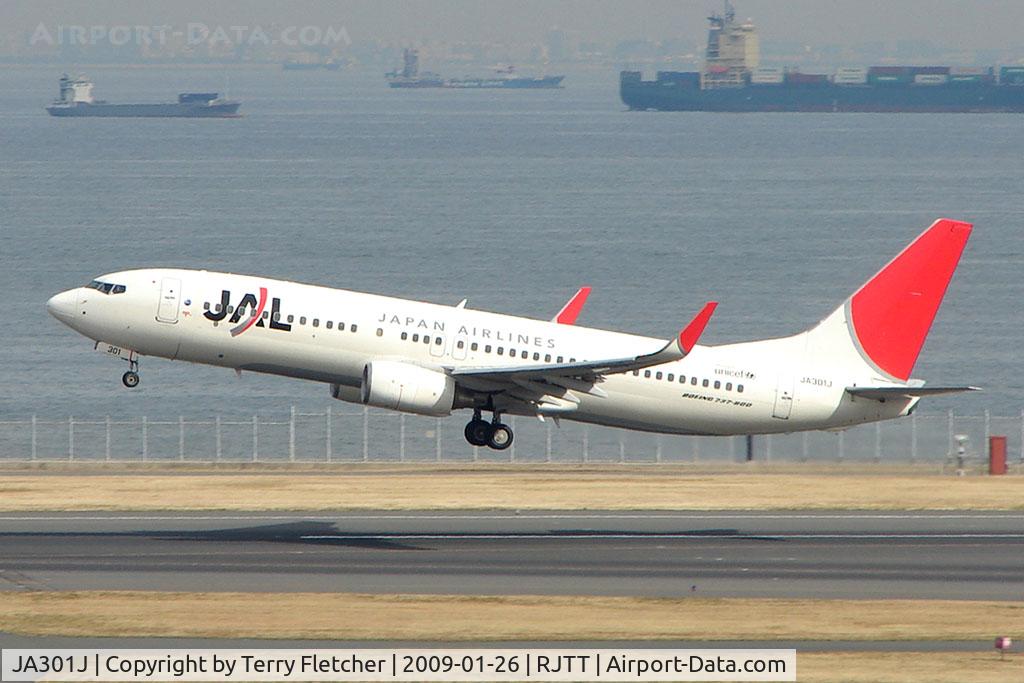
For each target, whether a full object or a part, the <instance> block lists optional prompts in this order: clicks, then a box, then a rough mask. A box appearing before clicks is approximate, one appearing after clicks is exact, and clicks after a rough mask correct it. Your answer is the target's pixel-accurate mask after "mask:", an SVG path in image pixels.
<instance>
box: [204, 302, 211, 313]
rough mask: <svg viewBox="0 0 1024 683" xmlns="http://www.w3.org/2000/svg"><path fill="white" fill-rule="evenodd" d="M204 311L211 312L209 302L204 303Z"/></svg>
mask: <svg viewBox="0 0 1024 683" xmlns="http://www.w3.org/2000/svg"><path fill="white" fill-rule="evenodd" d="M203 310H204V311H208V310H210V302H209V301H205V302H203Z"/></svg>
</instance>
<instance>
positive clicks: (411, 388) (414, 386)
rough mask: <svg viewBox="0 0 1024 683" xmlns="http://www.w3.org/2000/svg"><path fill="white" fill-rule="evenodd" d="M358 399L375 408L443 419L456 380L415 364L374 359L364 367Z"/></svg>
mask: <svg viewBox="0 0 1024 683" xmlns="http://www.w3.org/2000/svg"><path fill="white" fill-rule="evenodd" d="M360 398H361V400H362V402H363V403H365V404H367V405H371V406H376V407H378V408H388V409H389V410H399V411H402V412H403V413H416V414H418V415H430V416H433V417H444V416H445V415H451V413H452V406H453V405H454V403H455V380H453V379H452V378H451V377H450V376H449V375H446V374H445V373H443V372H437V371H436V370H429V369H427V368H421V367H419V366H418V365H412V364H410V363H402V362H400V361H387V360H375V361H371V362H369V363H367V364H366V367H364V368H363V385H362V388H361V390H360Z"/></svg>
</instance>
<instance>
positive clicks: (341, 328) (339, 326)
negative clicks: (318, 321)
mask: <svg viewBox="0 0 1024 683" xmlns="http://www.w3.org/2000/svg"><path fill="white" fill-rule="evenodd" d="M344 331H345V323H338V332H344Z"/></svg>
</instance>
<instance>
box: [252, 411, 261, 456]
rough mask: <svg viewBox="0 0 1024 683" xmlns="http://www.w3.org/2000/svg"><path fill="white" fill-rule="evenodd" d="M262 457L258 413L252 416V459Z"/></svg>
mask: <svg viewBox="0 0 1024 683" xmlns="http://www.w3.org/2000/svg"><path fill="white" fill-rule="evenodd" d="M259 459H260V423H259V418H258V417H257V416H256V415H253V416H252V461H253V462H257V461H258V460H259Z"/></svg>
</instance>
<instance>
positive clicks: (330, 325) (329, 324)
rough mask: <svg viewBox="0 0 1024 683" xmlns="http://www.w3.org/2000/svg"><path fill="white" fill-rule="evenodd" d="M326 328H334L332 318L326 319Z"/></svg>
mask: <svg viewBox="0 0 1024 683" xmlns="http://www.w3.org/2000/svg"><path fill="white" fill-rule="evenodd" d="M327 329H329V330H332V329H334V321H333V320H328V321H327Z"/></svg>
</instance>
